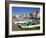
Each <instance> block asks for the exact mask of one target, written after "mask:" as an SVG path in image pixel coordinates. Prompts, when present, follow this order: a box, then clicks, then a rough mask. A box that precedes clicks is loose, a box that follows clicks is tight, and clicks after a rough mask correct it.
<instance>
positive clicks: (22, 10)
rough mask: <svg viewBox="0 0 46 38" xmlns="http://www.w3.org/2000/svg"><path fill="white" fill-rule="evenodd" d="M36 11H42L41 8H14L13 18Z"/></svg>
mask: <svg viewBox="0 0 46 38" xmlns="http://www.w3.org/2000/svg"><path fill="white" fill-rule="evenodd" d="M36 11H38V12H39V11H40V8H35V7H12V16H16V15H26V14H30V13H34V12H36Z"/></svg>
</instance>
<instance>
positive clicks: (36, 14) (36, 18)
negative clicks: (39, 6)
mask: <svg viewBox="0 0 46 38" xmlns="http://www.w3.org/2000/svg"><path fill="white" fill-rule="evenodd" d="M37 14H38V11H36V19H37Z"/></svg>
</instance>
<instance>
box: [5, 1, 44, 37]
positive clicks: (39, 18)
mask: <svg viewBox="0 0 46 38" xmlns="http://www.w3.org/2000/svg"><path fill="white" fill-rule="evenodd" d="M5 6H6V9H5V11H6V13H5V16H6V18H5V23H6V28H5V29H6V31H5V32H6V34H5V35H6V37H18V36H37V35H44V34H45V3H40V2H24V1H23V2H22V1H21V2H20V1H9V2H6V4H5Z"/></svg>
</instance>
